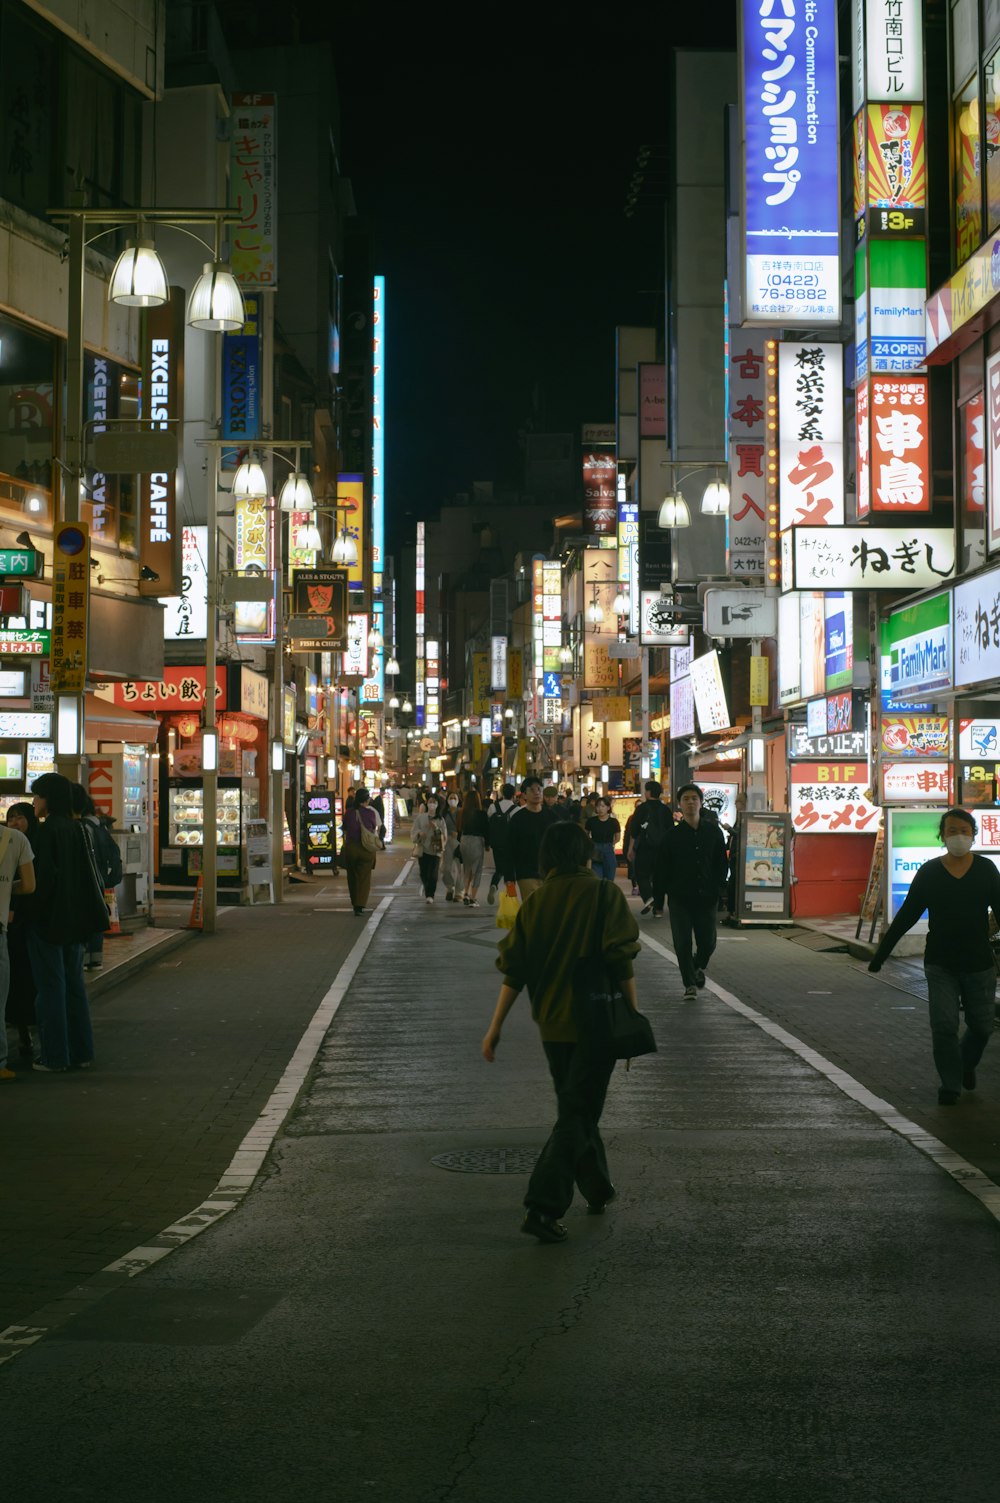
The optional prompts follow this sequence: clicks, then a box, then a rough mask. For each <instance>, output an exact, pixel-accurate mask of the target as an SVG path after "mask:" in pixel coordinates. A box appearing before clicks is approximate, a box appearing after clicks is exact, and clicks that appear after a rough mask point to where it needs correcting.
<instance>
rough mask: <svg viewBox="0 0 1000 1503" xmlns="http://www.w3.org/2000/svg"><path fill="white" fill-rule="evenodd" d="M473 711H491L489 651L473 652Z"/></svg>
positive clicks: (486, 712) (478, 713)
mask: <svg viewBox="0 0 1000 1503" xmlns="http://www.w3.org/2000/svg"><path fill="white" fill-rule="evenodd" d="M472 713H473V715H488V714H489V713H490V655H489V653H488V652H474V653H473V654H472Z"/></svg>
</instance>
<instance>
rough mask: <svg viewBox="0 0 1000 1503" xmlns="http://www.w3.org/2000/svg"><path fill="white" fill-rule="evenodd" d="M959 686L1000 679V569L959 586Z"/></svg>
mask: <svg viewBox="0 0 1000 1503" xmlns="http://www.w3.org/2000/svg"><path fill="white" fill-rule="evenodd" d="M954 601H955V684H956V686H958V685H960V684H977V683H980V682H983V681H984V680H987V679H991V680H995V679H996V678H998V677H1000V569H988V570H987V572H986V573H985V574H976V575H974V576H973V577H972V579H969V580H967V581H966V582H965V583H963V584H960V585H956V586H955V596H954Z"/></svg>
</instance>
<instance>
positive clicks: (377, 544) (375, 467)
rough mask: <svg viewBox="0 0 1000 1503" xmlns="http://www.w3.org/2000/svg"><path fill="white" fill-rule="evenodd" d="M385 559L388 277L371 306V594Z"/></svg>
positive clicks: (378, 282) (377, 590) (379, 280)
mask: <svg viewBox="0 0 1000 1503" xmlns="http://www.w3.org/2000/svg"><path fill="white" fill-rule="evenodd" d="M384 557H385V277H376V278H375V292H374V302H373V305H372V591H373V593H374V594H375V595H376V596H378V595H381V593H382V570H383V559H384Z"/></svg>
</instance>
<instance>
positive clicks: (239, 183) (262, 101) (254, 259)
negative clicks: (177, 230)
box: [229, 94, 278, 287]
mask: <svg viewBox="0 0 1000 1503" xmlns="http://www.w3.org/2000/svg"><path fill="white" fill-rule="evenodd" d="M232 107H233V112H232V117H231V120H230V134H229V196H230V199H231V201H232V204H233V207H234V208H236V209H238V210H239V215H240V221H239V224H237V225H235V226H234V227H233V230H232V236H233V245H232V253H231V261H232V267H233V272H234V274H235V276H236V278H237V280H238V281H239V282H242V283H243V285H244V286H246V287H277V285H278V249H277V232H278V212H277V180H276V168H277V144H276V135H275V131H276V124H275V116H276V101H275V96H274V95H273V94H234V95H233V96H232Z"/></svg>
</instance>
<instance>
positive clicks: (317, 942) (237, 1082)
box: [0, 852, 405, 1331]
mask: <svg viewBox="0 0 1000 1503" xmlns="http://www.w3.org/2000/svg"><path fill="white" fill-rule="evenodd" d="M404 860H405V852H400V853H396V852H389V853H387V855H386V856H385V857H383V858H381V859H380V860H379V863H378V866H377V869H376V874H375V876H376V889H387V888H389V887H390V886H391V883H392V881H393V879H394V878H395V877H396V876H397V875H398V873H399V871H400V869H401V867H402V864H403V861H404ZM380 895H381V894H380V892H379V891H378V890H376V891H373V894H372V902H373V903H374V902H377V901H378V899H379V897H380ZM362 928H363V925H362V924H361V923H360V922H359V921H358V919H356V918H355V917H354V915H353V913H352V912H351V910H350V907H349V905H348V900H347V883H346V879H345V878H344V877H343V876H341V877H338V878H330V879H326V880H317V881H315V882H314V883H313V884H312V885H309V886H305V887H299V886H297V887H296V888H295V889H294V890H293V891H292V892H290V893H288V894H287V896H286V901H285V902H284V903H283V904H282V905H281V906H280V907H276V908H270V907H257V908H232V909H227V910H225V916H224V917H223V918H222V920H221V922H220V925H219V931H218V933H217V934H215V935H214V936H213V935H198V936H196V937H194V938H192V939H191V940H190V942H187V943H182V947H181V948H179V949H174V950H173V951H172V952H171V953H166V954H162V955H161V952H156V957H155V958H154V959H153V961H152V963H151V965H150V966H149V968H148V969H146V970H144V971H143V972H142V974H141V975H137V976H134V977H131V978H129V979H128V980H125V981H123V982H121V983H120V984H117V985H115V984H111V983H112V977H111V976H110V975H109V976H108V977H107V979H106V980H105V979H104V978H102V982H103V986H102V988H101V989H100V990H99V991H98V994H97V995H96V996H93V997H92V1012H93V1018H94V1034H95V1042H96V1048H97V1064H96V1067H95V1068H94V1070H92V1071H87V1072H77V1073H71V1074H69V1075H40V1074H35V1073H33V1072H31V1071H30V1070H25V1069H24V1068H19V1067H18V1058H17V1049H16V1043H15V1047H13V1048H12V1050H11V1065H12V1067H14V1068H17V1069H18V1078H17V1079H16V1080H13V1081H7V1082H4V1083H3V1084H2V1085H0V1135H2V1142H3V1192H4V1193H3V1202H4V1211H3V1218H2V1222H0V1331H2V1330H3V1329H4V1328H5V1327H6V1326H8V1325H10V1324H12V1323H15V1322H18V1321H23V1320H24V1319H25V1317H27V1316H28V1315H29V1314H30V1313H31V1312H33V1311H35V1310H37V1309H38V1308H39V1307H40V1306H41V1305H43V1304H45V1303H47V1302H48V1301H50V1300H52V1299H56V1298H58V1297H59V1296H61V1295H63V1294H64V1293H65V1292H66V1291H67V1290H69V1289H70V1288H71V1287H72V1286H74V1285H75V1284H77V1283H79V1282H80V1280H81V1279H84V1278H87V1277H89V1276H91V1275H92V1274H94V1273H96V1272H97V1271H98V1270H99V1269H101V1268H103V1267H105V1265H106V1264H108V1263H109V1262H111V1261H112V1260H113V1259H115V1258H118V1257H120V1256H122V1255H123V1254H124V1253H127V1252H129V1251H130V1250H131V1249H132V1248H134V1247H136V1246H138V1245H140V1244H141V1243H143V1242H144V1241H146V1240H147V1239H149V1238H150V1237H152V1236H153V1235H155V1234H156V1233H157V1232H159V1231H160V1230H161V1229H162V1228H163V1227H165V1226H167V1225H169V1224H170V1223H172V1222H173V1221H175V1220H176V1219H177V1218H178V1217H180V1216H184V1215H186V1214H187V1213H188V1212H189V1211H191V1210H192V1209H193V1208H194V1207H195V1206H196V1205H198V1204H199V1203H200V1202H201V1201H202V1200H203V1199H204V1198H205V1196H206V1195H207V1194H208V1193H209V1192H210V1191H211V1190H212V1189H214V1187H215V1185H216V1183H217V1182H218V1180H219V1178H220V1176H221V1175H222V1174H223V1172H224V1171H225V1169H226V1168H227V1167H228V1165H229V1162H230V1159H231V1158H232V1155H233V1153H234V1152H235V1150H236V1148H237V1147H238V1146H239V1144H240V1142H241V1141H242V1139H243V1137H244V1135H245V1134H246V1132H247V1131H248V1130H249V1129H250V1127H251V1126H252V1125H253V1123H254V1121H255V1119H256V1117H257V1114H258V1113H259V1112H260V1110H261V1107H262V1106H263V1104H264V1103H265V1102H266V1100H267V1098H268V1096H269V1095H270V1093H271V1091H272V1090H273V1088H274V1086H275V1084H276V1083H277V1081H278V1079H279V1077H280V1075H281V1073H282V1071H283V1070H284V1068H285V1066H286V1064H287V1063H288V1060H289V1058H290V1056H291V1054H292V1052H293V1051H294V1049H295V1046H296V1045H297V1043H298V1041H299V1038H300V1036H301V1034H302V1031H303V1029H304V1028H305V1026H306V1024H307V1022H308V1021H309V1019H310V1018H311V1016H312V1014H313V1013H314V1011H315V1010H316V1006H317V1003H318V1001H319V999H320V998H321V997H322V996H323V994H324V993H325V992H326V990H327V989H328V987H329V986H330V983H331V982H332V980H333V979H334V976H335V975H336V972H337V970H338V968H339V966H340V965H341V963H342V961H343V960H344V958H345V956H346V955H347V953H348V951H349V950H350V948H351V946H352V945H353V944H354V942H355V940H356V939H357V937H358V934H359V933H360V932H361V930H362ZM159 932H160V931H158V930H152V931H149V933H150V934H158V933H159ZM168 934H169V931H168ZM15 1039H16V1035H15Z"/></svg>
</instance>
